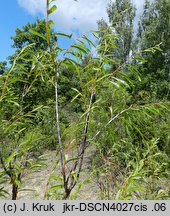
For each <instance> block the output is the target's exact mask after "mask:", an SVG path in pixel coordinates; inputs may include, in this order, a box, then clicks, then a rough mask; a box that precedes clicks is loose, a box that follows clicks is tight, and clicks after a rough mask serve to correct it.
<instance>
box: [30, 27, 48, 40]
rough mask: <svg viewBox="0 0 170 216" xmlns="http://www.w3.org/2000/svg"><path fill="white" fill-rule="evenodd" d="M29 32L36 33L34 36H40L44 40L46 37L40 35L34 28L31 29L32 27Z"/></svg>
mask: <svg viewBox="0 0 170 216" xmlns="http://www.w3.org/2000/svg"><path fill="white" fill-rule="evenodd" d="M29 32H30V33H32V34H34V35H36V36H38V37H41V38H42V39H44V40H46V38H45V37H44V35H42V34H40V33H38V32H36V31H34V30H32V29H30V30H29Z"/></svg>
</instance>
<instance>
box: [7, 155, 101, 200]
mask: <svg viewBox="0 0 170 216" xmlns="http://www.w3.org/2000/svg"><path fill="white" fill-rule="evenodd" d="M87 154H88V156H89V152H87ZM87 154H86V155H87ZM45 158H46V161H44V163H45V164H46V165H47V167H45V168H42V169H41V170H36V171H28V173H27V174H25V176H24V177H23V179H22V186H21V191H20V192H19V194H18V199H19V200H33V199H34V200H43V199H44V195H45V192H46V189H47V182H48V178H49V176H50V175H51V173H52V170H53V167H54V165H55V163H56V153H55V152H54V151H50V152H48V153H47V154H46V157H45ZM88 164H89V157H87V156H85V158H84V165H83V169H82V173H81V175H80V180H79V182H84V181H86V180H90V183H87V184H85V185H84V186H83V187H82V188H81V189H80V190H79V191H78V193H77V188H78V187H75V189H74V190H73V192H72V194H71V197H70V199H78V200H80V199H84V200H85V199H91V200H96V199H97V186H96V183H95V182H94V181H92V179H91V173H90V170H89V169H88ZM55 172H56V173H57V174H59V173H60V169H59V168H58V170H57V169H56V170H55ZM4 187H5V189H6V190H7V191H8V192H9V193H10V194H11V185H9V184H5V185H4ZM10 197H11V196H8V197H7V199H11V198H10Z"/></svg>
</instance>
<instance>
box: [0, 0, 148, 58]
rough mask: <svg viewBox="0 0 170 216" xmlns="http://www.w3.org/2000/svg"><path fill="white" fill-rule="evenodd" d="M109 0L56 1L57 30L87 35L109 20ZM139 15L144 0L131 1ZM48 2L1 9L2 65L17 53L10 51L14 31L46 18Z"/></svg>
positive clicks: (21, 1) (10, 2)
mask: <svg viewBox="0 0 170 216" xmlns="http://www.w3.org/2000/svg"><path fill="white" fill-rule="evenodd" d="M109 2H110V0H78V1H74V0H57V1H56V5H57V8H58V9H57V11H56V12H55V13H54V14H53V15H52V17H51V18H52V19H53V20H54V22H55V25H54V28H55V29H56V30H57V31H60V32H64V33H72V32H76V33H85V32H88V31H89V30H92V29H97V24H96V21H97V20H99V19H101V18H104V19H105V20H106V21H107V19H108V17H107V13H106V7H107V5H108V3H109ZM132 2H134V3H135V4H136V7H137V16H139V15H140V13H141V11H142V7H143V2H144V0H132ZM45 4H46V0H4V1H1V7H0V20H1V22H0V30H1V32H0V61H4V60H6V57H8V56H9V55H12V54H13V53H14V49H13V48H11V45H12V40H11V36H14V35H15V29H16V28H21V27H22V26H24V25H26V24H27V23H28V22H30V23H33V22H35V20H36V17H37V16H38V17H42V18H43V17H44V15H45Z"/></svg>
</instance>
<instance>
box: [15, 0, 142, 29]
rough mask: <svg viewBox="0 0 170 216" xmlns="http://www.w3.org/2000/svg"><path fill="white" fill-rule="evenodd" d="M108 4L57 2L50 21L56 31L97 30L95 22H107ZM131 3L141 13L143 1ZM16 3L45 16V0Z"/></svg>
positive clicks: (101, 1)
mask: <svg viewBox="0 0 170 216" xmlns="http://www.w3.org/2000/svg"><path fill="white" fill-rule="evenodd" d="M109 2H110V0H78V1H77V2H75V1H74V0H57V1H56V5H57V8H58V9H57V11H56V12H55V13H54V14H53V15H52V19H53V20H54V21H55V25H56V28H57V30H64V31H67V32H70V31H74V30H78V31H79V32H86V31H88V30H91V29H96V28H97V24H96V21H97V20H99V19H101V18H104V20H106V21H107V20H108V16H107V13H106V7H107V5H108V3H109ZM132 2H134V3H135V4H136V7H137V14H139V13H141V11H142V7H143V2H144V0H132ZM18 3H19V5H20V6H21V7H23V8H24V9H25V10H27V11H28V12H29V13H30V14H32V15H33V16H36V15H37V14H38V13H41V14H43V15H45V6H46V0H18ZM138 17H139V16H138Z"/></svg>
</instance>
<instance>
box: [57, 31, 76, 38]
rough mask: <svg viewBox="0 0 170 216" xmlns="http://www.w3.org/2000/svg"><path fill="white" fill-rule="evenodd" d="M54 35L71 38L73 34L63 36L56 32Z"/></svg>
mask: <svg viewBox="0 0 170 216" xmlns="http://www.w3.org/2000/svg"><path fill="white" fill-rule="evenodd" d="M54 35H55V36H56V37H59V36H61V37H66V38H71V37H72V35H73V34H70V35H68V34H64V33H59V32H57V33H56V34H54Z"/></svg>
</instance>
